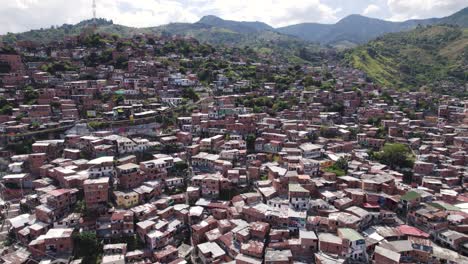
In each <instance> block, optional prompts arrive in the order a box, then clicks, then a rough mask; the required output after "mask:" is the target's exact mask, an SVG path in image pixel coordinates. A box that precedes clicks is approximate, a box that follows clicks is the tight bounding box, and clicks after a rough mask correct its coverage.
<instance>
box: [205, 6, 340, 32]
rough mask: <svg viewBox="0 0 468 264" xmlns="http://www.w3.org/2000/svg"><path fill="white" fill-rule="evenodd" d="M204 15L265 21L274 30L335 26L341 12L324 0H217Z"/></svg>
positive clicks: (206, 8)
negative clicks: (306, 24) (314, 24)
mask: <svg viewBox="0 0 468 264" xmlns="http://www.w3.org/2000/svg"><path fill="white" fill-rule="evenodd" d="M205 3H207V5H206V6H204V7H202V8H203V9H204V11H205V12H206V11H212V12H213V13H215V14H217V15H219V16H221V17H223V18H225V19H232V20H246V21H253V20H256V21H262V22H265V23H267V24H270V25H272V26H285V25H290V24H295V23H302V22H325V23H330V22H335V21H336V20H337V17H336V13H337V12H339V11H340V9H339V8H332V7H330V6H328V5H326V4H324V3H322V2H321V1H320V0H289V1H284V0H255V1H252V0H236V1H226V0H214V1H205Z"/></svg>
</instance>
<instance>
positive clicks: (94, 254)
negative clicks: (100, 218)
mask: <svg viewBox="0 0 468 264" xmlns="http://www.w3.org/2000/svg"><path fill="white" fill-rule="evenodd" d="M73 243H74V244H75V245H77V246H75V247H74V251H75V252H74V256H75V258H82V259H83V263H98V257H99V255H100V254H101V251H102V247H101V245H100V243H99V241H98V239H97V236H96V233H94V232H87V231H85V232H80V233H74V234H73Z"/></svg>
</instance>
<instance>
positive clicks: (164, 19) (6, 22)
mask: <svg viewBox="0 0 468 264" xmlns="http://www.w3.org/2000/svg"><path fill="white" fill-rule="evenodd" d="M96 2H97V16H98V17H104V18H107V19H112V20H114V22H115V23H118V24H122V25H127V26H134V27H149V26H157V25H161V24H167V23H170V22H196V21H198V20H199V19H200V18H201V17H202V16H204V15H217V16H220V17H222V18H224V19H232V20H243V21H262V22H265V23H268V24H270V25H272V26H274V27H279V26H286V25H291V24H297V23H303V22H319V23H335V22H337V21H338V20H340V19H341V18H343V17H345V16H347V15H350V14H361V15H366V16H370V17H375V18H381V19H386V20H392V21H402V20H407V19H411V18H428V17H442V16H447V15H450V14H452V13H454V12H456V11H458V10H460V9H462V8H464V7H466V6H468V2H467V0H367V1H365V0H234V1H231V0H96ZM91 3H92V0H0V34H4V33H6V32H22V31H26V30H29V29H38V28H41V27H49V26H51V25H62V24H64V23H69V24H73V23H77V22H79V21H81V20H84V19H88V18H90V17H91V16H92V11H91Z"/></svg>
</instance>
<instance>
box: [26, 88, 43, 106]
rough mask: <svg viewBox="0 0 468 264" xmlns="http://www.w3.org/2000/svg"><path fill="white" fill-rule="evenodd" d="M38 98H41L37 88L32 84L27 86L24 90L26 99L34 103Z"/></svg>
mask: <svg viewBox="0 0 468 264" xmlns="http://www.w3.org/2000/svg"><path fill="white" fill-rule="evenodd" d="M37 98H39V93H38V92H37V90H35V89H34V88H32V87H31V86H28V87H26V90H24V101H25V102H26V103H27V104H34V103H35V102H36V99H37Z"/></svg>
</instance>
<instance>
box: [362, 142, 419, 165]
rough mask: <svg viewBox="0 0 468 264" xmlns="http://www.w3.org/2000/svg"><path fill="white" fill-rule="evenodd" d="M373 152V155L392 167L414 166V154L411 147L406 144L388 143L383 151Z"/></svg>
mask: <svg viewBox="0 0 468 264" xmlns="http://www.w3.org/2000/svg"><path fill="white" fill-rule="evenodd" d="M371 154H372V155H371V157H373V158H374V159H376V160H378V161H380V162H381V163H382V164H385V165H388V166H389V167H390V168H392V169H398V168H399V169H407V168H413V164H414V156H413V154H412V152H411V150H410V149H409V147H408V146H406V145H404V144H400V143H387V144H385V146H384V147H383V148H382V151H380V152H374V153H371Z"/></svg>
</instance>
